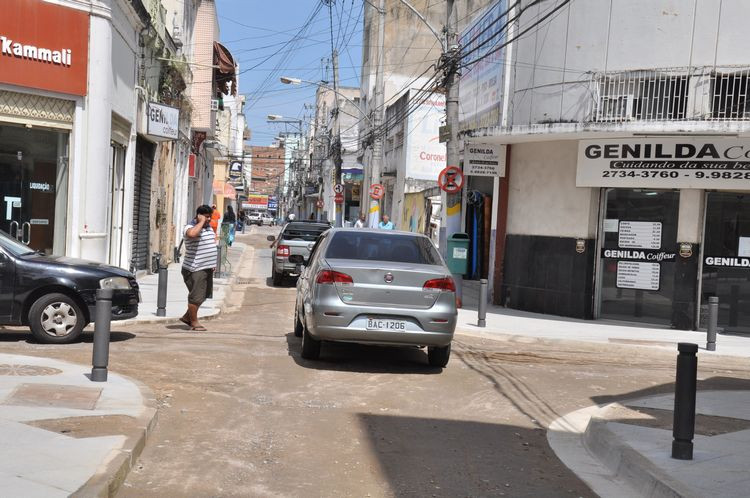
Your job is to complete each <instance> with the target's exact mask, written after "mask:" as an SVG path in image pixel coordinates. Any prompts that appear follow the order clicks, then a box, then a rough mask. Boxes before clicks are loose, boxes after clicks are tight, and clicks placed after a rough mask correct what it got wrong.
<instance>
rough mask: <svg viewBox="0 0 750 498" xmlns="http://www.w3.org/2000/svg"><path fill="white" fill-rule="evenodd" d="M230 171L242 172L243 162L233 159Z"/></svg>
mask: <svg viewBox="0 0 750 498" xmlns="http://www.w3.org/2000/svg"><path fill="white" fill-rule="evenodd" d="M229 171H230V172H231V173H242V163H241V162H240V161H232V162H231V163H230V165H229Z"/></svg>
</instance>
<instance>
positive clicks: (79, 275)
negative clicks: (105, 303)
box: [0, 230, 139, 344]
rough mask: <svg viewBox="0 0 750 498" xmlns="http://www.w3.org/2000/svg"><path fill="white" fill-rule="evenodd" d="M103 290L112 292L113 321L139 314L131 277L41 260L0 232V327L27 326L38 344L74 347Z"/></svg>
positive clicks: (73, 262) (68, 261)
mask: <svg viewBox="0 0 750 498" xmlns="http://www.w3.org/2000/svg"><path fill="white" fill-rule="evenodd" d="M101 288H111V289H113V290H114V296H113V298H112V320H125V319H127V318H133V317H135V316H136V315H137V314H138V301H139V292H138V283H137V282H136V280H135V277H134V276H133V274H132V273H130V272H127V271H125V270H122V269H120V268H116V267H113V266H108V265H104V264H99V263H93V262H90V261H84V260H81V259H74V258H68V257H61V256H45V255H42V254H40V253H38V252H35V251H33V250H31V249H29V248H28V247H27V246H25V245H23V244H21V243H20V242H18V241H16V240H15V239H13V238H11V237H10V236H9V235H8V234H7V233H5V232H3V231H2V230H0V325H28V326H29V328H30V329H31V332H32V333H33V334H34V337H35V338H36V339H37V340H38V341H40V342H46V343H55V344H63V343H69V342H73V341H75V340H76V339H77V338H78V337H79V336H80V335H81V331H82V330H83V328H84V327H85V326H86V325H88V323H89V322H91V320H92V319H93V317H94V316H95V314H94V310H95V306H96V290H97V289H101Z"/></svg>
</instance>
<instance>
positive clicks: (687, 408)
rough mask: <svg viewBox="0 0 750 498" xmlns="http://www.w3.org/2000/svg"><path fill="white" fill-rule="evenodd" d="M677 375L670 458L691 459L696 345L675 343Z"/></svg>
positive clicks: (696, 366) (696, 372)
mask: <svg viewBox="0 0 750 498" xmlns="http://www.w3.org/2000/svg"><path fill="white" fill-rule="evenodd" d="M677 350H678V351H679V352H680V353H679V354H678V355H677V377H676V379H675V385H674V421H673V426H672V437H673V438H674V440H673V441H672V458H675V459H677V460H692V459H693V436H695V389H696V385H697V377H698V357H697V356H696V353H697V352H698V345H697V344H691V343H689V342H681V343H679V344H677Z"/></svg>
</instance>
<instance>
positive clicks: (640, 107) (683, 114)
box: [588, 66, 750, 123]
mask: <svg viewBox="0 0 750 498" xmlns="http://www.w3.org/2000/svg"><path fill="white" fill-rule="evenodd" d="M591 90H592V95H593V97H594V98H593V106H592V109H591V112H590V114H589V116H590V119H589V120H588V121H590V122H592V121H593V122H598V123H623V122H629V121H750V67H747V66H743V67H735V66H727V67H713V66H712V67H691V68H667V69H649V70H639V71H623V72H607V73H594V74H593V75H592V77H591Z"/></svg>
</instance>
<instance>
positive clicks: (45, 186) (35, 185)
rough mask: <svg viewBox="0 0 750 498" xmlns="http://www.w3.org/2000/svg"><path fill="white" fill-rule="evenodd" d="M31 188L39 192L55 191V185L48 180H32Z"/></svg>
mask: <svg viewBox="0 0 750 498" xmlns="http://www.w3.org/2000/svg"><path fill="white" fill-rule="evenodd" d="M29 190H36V191H38V192H45V193H47V194H51V193H53V192H54V191H55V187H54V185H50V184H49V183H47V182H30V183H29Z"/></svg>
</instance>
